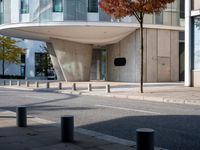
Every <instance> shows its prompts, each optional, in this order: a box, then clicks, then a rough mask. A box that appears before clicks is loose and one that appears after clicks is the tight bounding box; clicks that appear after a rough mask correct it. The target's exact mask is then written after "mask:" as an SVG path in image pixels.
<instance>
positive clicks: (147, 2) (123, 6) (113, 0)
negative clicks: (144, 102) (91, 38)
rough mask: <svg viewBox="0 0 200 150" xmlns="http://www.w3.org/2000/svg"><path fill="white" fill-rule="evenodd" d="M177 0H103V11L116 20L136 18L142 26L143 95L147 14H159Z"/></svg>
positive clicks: (101, 5)
mask: <svg viewBox="0 0 200 150" xmlns="http://www.w3.org/2000/svg"><path fill="white" fill-rule="evenodd" d="M174 1H175V0H101V1H100V3H99V5H100V7H101V9H102V10H103V11H105V12H106V13H107V14H108V15H110V16H112V17H114V18H117V19H119V18H123V17H127V16H134V17H135V18H136V19H137V21H138V22H139V24H140V37H141V68H140V72H141V73H140V92H141V93H143V57H144V56H143V55H144V54H143V53H144V44H143V41H144V40H143V24H144V15H145V14H153V13H157V14H159V13H160V12H162V11H163V10H164V9H165V8H166V7H167V4H169V3H172V2H174Z"/></svg>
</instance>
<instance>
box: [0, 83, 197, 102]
mask: <svg viewBox="0 0 200 150" xmlns="http://www.w3.org/2000/svg"><path fill="white" fill-rule="evenodd" d="M48 82H50V88H48V89H47V88H46V81H40V84H39V88H36V87H35V81H30V86H29V87H26V86H25V81H22V84H21V86H17V85H16V81H15V82H14V83H13V84H14V85H13V86H9V85H8V81H7V85H6V86H5V87H7V88H15V89H21V90H36V91H37V90H41V91H50V92H58V93H66V94H75V95H91V96H105V97H115V98H128V99H137V100H147V101H157V102H166V103H178V104H192V105H200V88H194V87H184V84H183V83H145V84H144V93H143V94H141V93H140V92H139V85H138V83H124V82H77V83H76V87H77V90H76V91H72V84H73V83H70V82H69V83H66V82H62V90H59V89H58V84H59V82H58V81H48ZM88 84H92V91H88ZM107 84H110V86H111V93H106V88H105V87H106V85H107ZM0 85H2V80H1V81H0Z"/></svg>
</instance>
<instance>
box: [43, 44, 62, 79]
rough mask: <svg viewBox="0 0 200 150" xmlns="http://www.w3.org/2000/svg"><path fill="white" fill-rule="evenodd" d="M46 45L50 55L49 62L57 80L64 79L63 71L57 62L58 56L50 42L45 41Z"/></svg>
mask: <svg viewBox="0 0 200 150" xmlns="http://www.w3.org/2000/svg"><path fill="white" fill-rule="evenodd" d="M46 45H47V48H48V52H49V54H50V57H51V62H52V64H53V68H54V70H55V72H56V76H57V80H60V81H64V80H65V79H64V76H63V72H62V70H61V67H60V65H59V63H58V58H57V56H56V53H55V51H54V48H53V45H52V43H46Z"/></svg>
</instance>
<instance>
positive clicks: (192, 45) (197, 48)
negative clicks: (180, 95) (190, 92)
mask: <svg viewBox="0 0 200 150" xmlns="http://www.w3.org/2000/svg"><path fill="white" fill-rule="evenodd" d="M185 5H186V7H185V60H186V61H185V77H186V78H185V86H194V87H200V1H199V0H186V1H185Z"/></svg>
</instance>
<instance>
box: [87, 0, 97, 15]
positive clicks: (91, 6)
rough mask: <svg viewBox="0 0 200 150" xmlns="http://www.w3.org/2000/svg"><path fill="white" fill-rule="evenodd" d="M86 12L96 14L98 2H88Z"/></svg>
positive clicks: (91, 0)
mask: <svg viewBox="0 0 200 150" xmlns="http://www.w3.org/2000/svg"><path fill="white" fill-rule="evenodd" d="M88 12H98V0H88Z"/></svg>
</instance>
